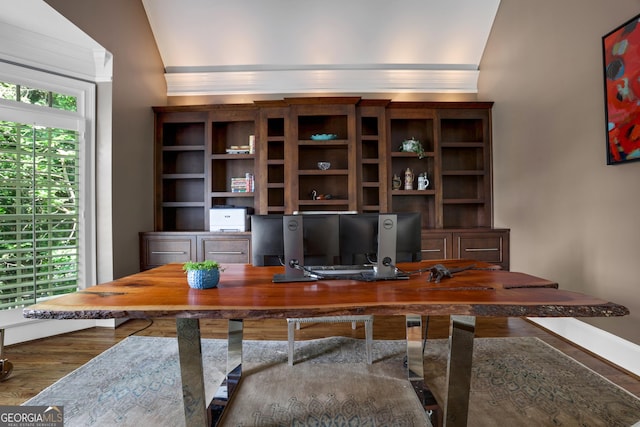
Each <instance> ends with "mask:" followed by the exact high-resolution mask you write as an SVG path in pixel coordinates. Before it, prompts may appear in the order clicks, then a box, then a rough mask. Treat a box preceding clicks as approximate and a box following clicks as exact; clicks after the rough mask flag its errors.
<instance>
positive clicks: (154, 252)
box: [151, 251, 187, 255]
mask: <svg viewBox="0 0 640 427" xmlns="http://www.w3.org/2000/svg"><path fill="white" fill-rule="evenodd" d="M151 253H152V254H154V255H185V254H186V253H187V252H186V251H151Z"/></svg>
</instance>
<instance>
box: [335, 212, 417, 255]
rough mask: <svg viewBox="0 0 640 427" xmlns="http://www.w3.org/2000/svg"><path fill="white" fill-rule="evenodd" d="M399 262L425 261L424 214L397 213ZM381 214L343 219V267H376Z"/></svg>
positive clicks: (341, 228) (365, 214) (341, 243)
mask: <svg viewBox="0 0 640 427" xmlns="http://www.w3.org/2000/svg"><path fill="white" fill-rule="evenodd" d="M394 214H395V215H396V216H397V226H396V236H397V238H396V248H395V250H396V257H395V258H396V259H395V261H396V262H416V261H420V259H421V250H422V247H421V246H422V241H421V240H422V239H421V220H422V219H421V215H420V212H397V213H394ZM379 215H380V214H377V213H362V214H355V215H342V216H340V262H341V263H342V264H373V263H375V262H376V261H377V253H378V217H379Z"/></svg>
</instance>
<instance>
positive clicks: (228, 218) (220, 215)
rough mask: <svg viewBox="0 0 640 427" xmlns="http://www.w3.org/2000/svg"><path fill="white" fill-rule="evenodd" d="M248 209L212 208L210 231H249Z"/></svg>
mask: <svg viewBox="0 0 640 427" xmlns="http://www.w3.org/2000/svg"><path fill="white" fill-rule="evenodd" d="M248 229H249V215H248V214H247V209H246V208H212V209H210V210H209V231H236V232H237V231H248Z"/></svg>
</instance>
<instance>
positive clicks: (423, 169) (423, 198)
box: [154, 97, 508, 268]
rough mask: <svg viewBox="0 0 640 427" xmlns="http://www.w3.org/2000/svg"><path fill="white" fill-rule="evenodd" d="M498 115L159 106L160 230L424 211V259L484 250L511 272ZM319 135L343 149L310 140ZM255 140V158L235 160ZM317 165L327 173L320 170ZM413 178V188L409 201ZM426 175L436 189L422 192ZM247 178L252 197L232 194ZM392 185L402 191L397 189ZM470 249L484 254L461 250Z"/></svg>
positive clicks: (471, 108) (377, 104) (427, 108)
mask: <svg viewBox="0 0 640 427" xmlns="http://www.w3.org/2000/svg"><path fill="white" fill-rule="evenodd" d="M491 108H492V103H490V102H392V101H389V100H384V99H361V98H359V97H315V98H314V97H312V98H284V99H282V100H275V101H256V102H255V103H250V104H229V105H226V104H225V105H205V106H192V107H189V106H180V107H155V108H154V111H155V114H156V154H155V159H156V177H155V183H156V188H155V206H156V209H155V231H156V232H188V231H197V232H206V230H208V229H209V214H208V212H209V210H210V209H211V208H213V207H216V206H236V207H247V208H251V209H252V210H253V211H254V212H255V213H258V214H270V213H277V214H283V213H286V214H291V213H293V212H305V211H358V212H409V211H419V212H421V214H422V227H423V246H424V257H425V258H426V259H430V258H431V257H434V256H436V257H437V256H444V257H449V258H450V257H454V256H459V255H461V254H465V253H466V254H468V253H474V255H476V258H477V255H478V254H482V247H481V246H477V245H476V244H477V243H479V242H483V241H484V242H485V243H487V244H486V245H485V246H487V247H486V249H487V253H488V254H491V256H489V255H487V256H488V259H490V260H491V262H496V263H498V264H500V265H502V266H504V267H506V268H508V253H506V254H505V253H504V251H505V249H506V250H508V230H506V229H494V228H492V227H493V209H492V204H493V197H492V170H491V157H492V153H491ZM321 134H329V135H335V139H328V140H317V139H312V136H314V135H321ZM251 136H253V140H254V141H255V143H254V144H252V147H253V151H252V152H251V153H241V154H236V153H233V154H231V153H228V152H227V150H229V149H234V148H238V147H242V146H246V145H249V140H250V138H251ZM411 138H414V139H416V140H418V141H420V143H421V144H422V146H423V149H424V153H423V156H422V158H419V157H418V155H417V154H416V153H411V152H404V151H402V149H401V147H402V142H403V141H405V140H407V139H411ZM319 161H327V162H330V163H331V166H330V168H329V169H327V170H320V169H319V168H318V165H317V163H318V162H319ZM407 169H410V170H411V171H412V172H413V174H414V177H415V178H414V182H413V186H412V189H410V190H407V189H405V187H404V174H405V171H406V170H407ZM420 173H426V175H427V178H428V180H429V185H428V186H427V188H426V189H424V190H418V189H417V177H418V175H419V174H420ZM246 174H250V175H252V176H253V177H254V188H253V191H247V192H234V191H232V189H231V179H232V178H237V177H244V176H245V175H246ZM394 175H397V176H399V177H400V178H401V180H402V186H401V188H400V189H393V188H392V180H393V177H394ZM314 194H315V195H316V199H315V200H314V199H313V195H314ZM465 233H466V234H465ZM465 236H467V237H468V238H469V239H471V238H473V239H475V240H473V239H472V240H468V239H466V238H465ZM469 236H472V237H469ZM496 238H498V239H499V241H495V239H496ZM470 241H471V242H472V243H473V245H472V246H474V245H475V246H477V247H475V246H474V247H471V248H470V247H467V246H465V244H466V243H467V242H470ZM461 248H462V249H461ZM496 248H497V249H496ZM467 249H471V251H468V250H467ZM464 250H467V252H464ZM496 252H499V256H497V257H496V256H493V255H496ZM492 256H493V257H492Z"/></svg>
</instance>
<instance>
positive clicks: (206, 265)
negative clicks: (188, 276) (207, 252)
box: [182, 260, 224, 271]
mask: <svg viewBox="0 0 640 427" xmlns="http://www.w3.org/2000/svg"><path fill="white" fill-rule="evenodd" d="M182 269H183V270H184V271H194V270H220V271H224V268H222V267H221V266H220V264H218V261H211V260H206V261H200V262H196V261H187V262H185V263H184V264H183V265H182Z"/></svg>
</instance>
